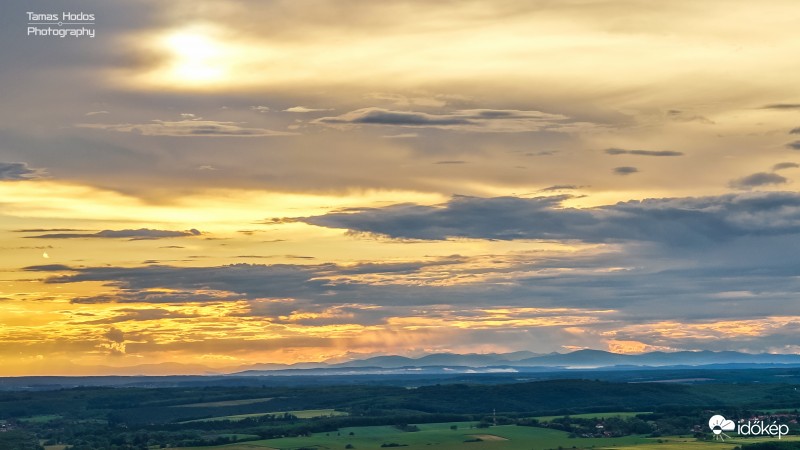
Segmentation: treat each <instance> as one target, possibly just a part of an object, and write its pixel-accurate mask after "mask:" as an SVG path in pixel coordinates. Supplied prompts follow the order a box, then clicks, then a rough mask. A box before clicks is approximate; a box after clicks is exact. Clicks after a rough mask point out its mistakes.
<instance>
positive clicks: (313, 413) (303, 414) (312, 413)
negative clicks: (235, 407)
mask: <svg viewBox="0 0 800 450" xmlns="http://www.w3.org/2000/svg"><path fill="white" fill-rule="evenodd" d="M287 412H288V413H289V414H292V415H293V416H295V417H297V418H298V419H313V418H316V417H331V416H346V415H348V414H347V413H346V412H343V411H336V410H334V409H303V410H300V411H279V412H268V413H255V414H236V415H233V416H219V417H209V418H207V419H197V420H187V421H185V422H181V423H193V422H214V421H219V420H232V421H237V420H244V419H249V418H251V417H262V416H267V415H281V414H285V413H287Z"/></svg>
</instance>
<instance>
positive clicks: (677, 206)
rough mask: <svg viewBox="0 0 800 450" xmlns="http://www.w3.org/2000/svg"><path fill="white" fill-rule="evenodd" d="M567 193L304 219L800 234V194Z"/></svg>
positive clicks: (596, 232)
mask: <svg viewBox="0 0 800 450" xmlns="http://www.w3.org/2000/svg"><path fill="white" fill-rule="evenodd" d="M567 198H569V197H567V196H552V197H537V198H518V197H497V198H477V197H463V196H458V197H453V198H452V199H451V200H450V201H449V202H448V203H446V204H444V205H439V206H422V205H414V204H402V205H394V206H389V207H385V208H373V209H363V210H360V211H356V212H336V213H330V214H326V215H322V216H316V217H308V218H305V219H302V220H303V221H304V222H306V223H309V224H312V225H318V226H323V227H329V228H344V229H348V230H352V231H357V232H367V233H375V234H379V235H386V236H389V237H393V238H410V239H426V240H442V239H448V238H477V239H502V240H512V239H566V240H580V241H585V242H612V241H647V242H664V243H669V244H670V245H684V246H685V245H692V244H696V243H699V242H723V241H727V240H730V239H734V238H737V237H743V236H749V235H775V234H780V235H783V234H795V233H800V209H799V208H800V195H798V194H794V193H752V194H738V195H733V194H731V195H724V196H718V197H699V198H693V197H689V198H666V199H649V200H643V201H630V202H625V203H618V204H616V205H611V206H604V207H597V208H586V209H575V208H563V207H561V202H562V201H564V200H566V199H567Z"/></svg>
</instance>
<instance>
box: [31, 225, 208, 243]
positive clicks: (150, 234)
mask: <svg viewBox="0 0 800 450" xmlns="http://www.w3.org/2000/svg"><path fill="white" fill-rule="evenodd" d="M201 234H202V233H201V232H200V231H198V230H196V229H194V228H193V229H191V230H189V231H171V230H152V229H149V228H139V229H138V230H103V231H98V232H97V233H49V234H39V235H36V236H25V237H26V238H32V239H83V238H98V239H129V240H131V241H140V240H153V239H165V238H176V237H187V236H200V235H201Z"/></svg>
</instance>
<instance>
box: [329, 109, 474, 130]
mask: <svg viewBox="0 0 800 450" xmlns="http://www.w3.org/2000/svg"><path fill="white" fill-rule="evenodd" d="M313 122H314V123H319V124H346V123H354V124H373V125H403V126H431V125H463V124H473V123H474V122H473V121H472V120H471V119H470V118H468V117H459V116H454V115H446V114H443V115H435V114H428V113H422V112H410V111H389V110H386V109H381V108H364V109H358V110H355V111H351V112H349V113H347V114H343V115H341V116H336V117H322V118H319V119H317V120H314V121H313Z"/></svg>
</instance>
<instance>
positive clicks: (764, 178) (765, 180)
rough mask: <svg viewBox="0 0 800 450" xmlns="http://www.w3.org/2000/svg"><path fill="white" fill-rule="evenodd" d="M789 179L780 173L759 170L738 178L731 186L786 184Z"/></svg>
mask: <svg viewBox="0 0 800 450" xmlns="http://www.w3.org/2000/svg"><path fill="white" fill-rule="evenodd" d="M795 166H796V165H795ZM787 181H789V180H787V179H786V178H784V177H782V176H780V175H778V174H777V173H770V172H758V173H754V174H752V175H748V176H746V177H743V178H739V179H738V180H733V181H731V182H730V186H731V187H733V188H737V189H751V188H754V187H758V186H768V185H771V184H784V183H786V182H787Z"/></svg>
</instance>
